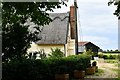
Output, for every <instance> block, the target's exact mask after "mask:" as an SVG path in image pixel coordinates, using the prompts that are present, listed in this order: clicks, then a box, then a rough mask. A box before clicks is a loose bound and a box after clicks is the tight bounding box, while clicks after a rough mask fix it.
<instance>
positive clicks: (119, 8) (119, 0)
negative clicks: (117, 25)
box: [108, 0, 120, 19]
mask: <svg viewBox="0 0 120 80" xmlns="http://www.w3.org/2000/svg"><path fill="white" fill-rule="evenodd" d="M111 4H114V5H115V6H117V9H116V10H115V12H114V15H116V16H117V17H118V19H120V0H110V1H109V2H108V5H111Z"/></svg>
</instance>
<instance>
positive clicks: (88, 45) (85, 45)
mask: <svg viewBox="0 0 120 80" xmlns="http://www.w3.org/2000/svg"><path fill="white" fill-rule="evenodd" d="M99 49H100V48H99V47H98V46H96V45H95V44H93V43H92V42H87V41H84V42H78V52H79V53H81V52H86V51H88V50H91V51H92V52H95V53H98V50H99Z"/></svg>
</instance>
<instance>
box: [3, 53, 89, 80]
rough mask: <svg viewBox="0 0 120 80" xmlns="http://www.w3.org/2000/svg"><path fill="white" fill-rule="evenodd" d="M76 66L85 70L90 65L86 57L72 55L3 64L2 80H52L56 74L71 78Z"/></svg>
mask: <svg viewBox="0 0 120 80" xmlns="http://www.w3.org/2000/svg"><path fill="white" fill-rule="evenodd" d="M77 64H82V65H83V67H82V68H83V70H85V69H86V68H87V67H88V66H89V64H90V57H89V56H87V55H73V56H68V57H63V58H45V59H37V60H35V59H25V60H23V61H11V62H9V63H3V69H2V71H3V74H2V75H3V79H2V80H19V79H21V80H48V79H49V80H54V75H55V74H56V73H62V72H63V73H69V74H70V75H71V76H70V77H72V75H73V74H72V73H73V71H74V70H76V69H78V66H75V65H77Z"/></svg>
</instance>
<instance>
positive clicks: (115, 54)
mask: <svg viewBox="0 0 120 80" xmlns="http://www.w3.org/2000/svg"><path fill="white" fill-rule="evenodd" d="M98 54H104V55H118V54H120V53H102V52H99V53H98Z"/></svg>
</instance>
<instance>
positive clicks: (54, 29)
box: [36, 13, 69, 44]
mask: <svg viewBox="0 0 120 80" xmlns="http://www.w3.org/2000/svg"><path fill="white" fill-rule="evenodd" d="M50 17H51V19H52V20H53V21H52V22H51V23H50V24H49V25H45V26H44V28H43V31H42V32H41V37H42V39H41V40H39V41H37V42H36V44H65V43H66V41H67V34H68V28H69V13H50Z"/></svg>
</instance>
